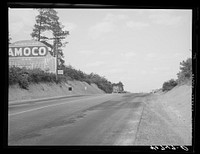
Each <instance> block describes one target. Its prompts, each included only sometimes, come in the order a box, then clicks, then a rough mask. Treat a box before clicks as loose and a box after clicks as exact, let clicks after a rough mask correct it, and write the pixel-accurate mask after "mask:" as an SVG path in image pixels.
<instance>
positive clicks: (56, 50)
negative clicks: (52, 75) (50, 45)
mask: <svg viewBox="0 0 200 154" xmlns="http://www.w3.org/2000/svg"><path fill="white" fill-rule="evenodd" d="M59 39H65V37H53V38H48V40H55V48H54V51H55V54H56V55H55V57H56V81H58V40H59Z"/></svg>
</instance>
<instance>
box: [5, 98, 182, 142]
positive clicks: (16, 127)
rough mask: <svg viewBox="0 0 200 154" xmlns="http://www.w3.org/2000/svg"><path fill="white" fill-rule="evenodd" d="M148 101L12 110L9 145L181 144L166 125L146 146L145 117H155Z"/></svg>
mask: <svg viewBox="0 0 200 154" xmlns="http://www.w3.org/2000/svg"><path fill="white" fill-rule="evenodd" d="M148 97H149V95H147V94H103V95H96V96H95V95H94V96H85V97H79V98H70V100H69V98H66V99H59V100H58V101H56V100H52V101H49V102H39V103H38V102H37V103H34V104H27V105H23V106H18V107H15V108H9V117H8V118H9V119H8V120H9V121H8V127H9V129H8V145H137V144H139V145H141V144H142V143H141V142H143V141H144V142H145V143H148V144H152V143H153V142H154V141H155V143H157V141H159V144H162V142H163V143H169V144H170V143H171V144H173V143H177V144H182V139H181V137H180V136H179V135H178V134H176V133H175V132H174V131H173V130H172V129H171V128H170V127H166V125H162V126H161V125H157V126H158V127H156V125H151V126H153V127H151V129H150V130H151V131H152V132H154V133H153V136H150V137H151V142H146V141H147V140H148V139H145V136H146V137H149V135H148V134H145V132H146V133H149V132H148V131H147V130H144V129H145V128H144V127H146V126H145V118H144V117H146V116H149V117H150V118H151V116H154V113H150V110H149V109H148V107H147V105H146V104H147V103H146V101H147V98H148ZM149 114H150V115H149ZM156 118H157V120H158V121H161V123H162V124H166V123H165V121H163V120H162V119H159V117H156ZM146 122H147V123H148V122H149V119H148V118H147V120H146ZM151 124H152V123H151ZM161 127H162V128H161ZM159 129H160V130H162V129H165V131H164V132H165V133H166V134H165V137H163V136H158V134H159ZM144 131H145V132H144ZM157 133H158V134H157ZM151 134H152V133H151ZM166 136H168V137H166Z"/></svg>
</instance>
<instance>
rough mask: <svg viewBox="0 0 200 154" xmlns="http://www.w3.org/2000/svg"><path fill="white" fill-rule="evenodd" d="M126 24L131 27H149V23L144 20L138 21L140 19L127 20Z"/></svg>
mask: <svg viewBox="0 0 200 154" xmlns="http://www.w3.org/2000/svg"><path fill="white" fill-rule="evenodd" d="M126 26H127V27H129V28H139V29H141V28H144V27H148V26H149V24H148V23H144V22H138V21H127V22H126Z"/></svg>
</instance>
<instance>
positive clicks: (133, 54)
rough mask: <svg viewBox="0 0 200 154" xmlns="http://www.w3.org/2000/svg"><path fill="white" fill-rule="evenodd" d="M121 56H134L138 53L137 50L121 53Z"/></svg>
mask: <svg viewBox="0 0 200 154" xmlns="http://www.w3.org/2000/svg"><path fill="white" fill-rule="evenodd" d="M121 56H122V57H125V58H132V57H135V56H136V53H135V52H125V53H121Z"/></svg>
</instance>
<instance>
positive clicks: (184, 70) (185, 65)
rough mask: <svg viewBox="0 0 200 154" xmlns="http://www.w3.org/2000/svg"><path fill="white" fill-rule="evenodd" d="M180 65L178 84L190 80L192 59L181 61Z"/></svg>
mask: <svg viewBox="0 0 200 154" xmlns="http://www.w3.org/2000/svg"><path fill="white" fill-rule="evenodd" d="M180 65H181V66H180V72H179V73H178V74H177V77H178V83H179V84H181V83H184V82H187V81H189V80H192V59H191V58H188V59H187V60H186V61H182V62H181V63H180Z"/></svg>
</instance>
